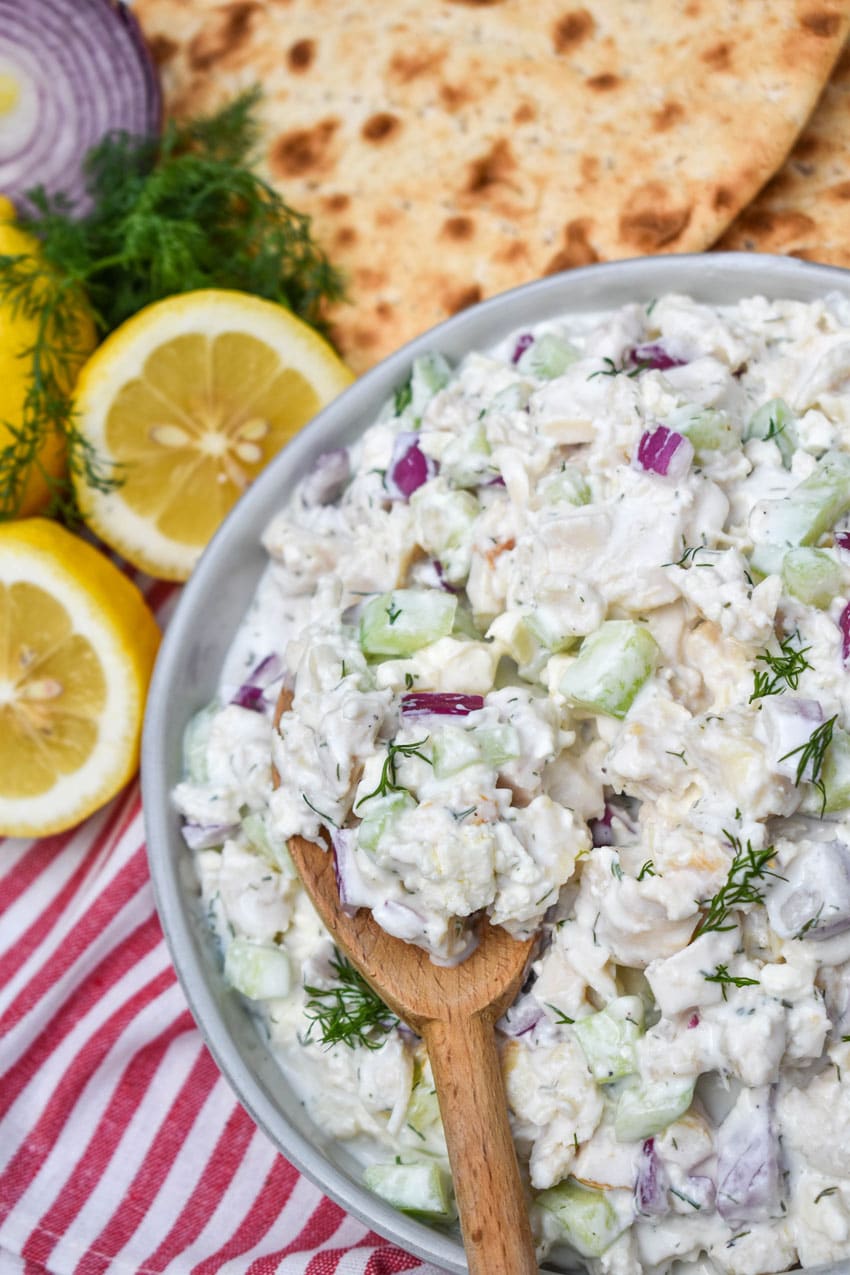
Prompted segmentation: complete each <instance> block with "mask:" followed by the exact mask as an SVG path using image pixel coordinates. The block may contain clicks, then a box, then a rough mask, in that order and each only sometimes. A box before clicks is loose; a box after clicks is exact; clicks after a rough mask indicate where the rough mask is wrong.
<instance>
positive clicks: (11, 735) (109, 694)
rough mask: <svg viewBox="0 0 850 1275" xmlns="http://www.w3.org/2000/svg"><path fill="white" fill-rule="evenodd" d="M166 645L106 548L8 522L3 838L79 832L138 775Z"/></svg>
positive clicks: (1, 644) (47, 525) (0, 795)
mask: <svg viewBox="0 0 850 1275" xmlns="http://www.w3.org/2000/svg"><path fill="white" fill-rule="evenodd" d="M158 644H159V630H158V629H157V626H156V621H155V620H154V618H153V615H152V614H151V612H150V610H149V609H148V607H147V605H146V603H145V601H144V599H143V597H142V595H141V594H140V593H139V590H138V589H137V588H136V586H135V585H134V584H132V583H131V582H130V581H129V580H128V579H127V577H126V576H124V575H123V574H122V573H121V572H120V571H119V570H118V568H117V567H116V566H113V564H112V563H111V562H110V561H109V559H108V558H105V557H104V556H103V554H101V553H99V552H98V551H97V550H96V549H94V548H92V546H91V545H89V544H86V543H85V541H82V540H80V539H78V538H77V537H76V536H72V535H71V533H70V532H68V531H65V530H64V529H63V528H62V527H59V526H58V525H57V524H56V523H53V522H47V521H46V520H45V519H42V518H29V519H24V520H22V521H20V522H9V523H4V524H2V525H0V834H3V835H5V836H13V837H14V836H21V837H22V836H29V837H40V836H45V835H46V834H47V833H51V832H60V831H61V830H62V829H64V828H70V827H72V826H73V825H74V824H75V823H77V822H79V820H80V819H84V818H85V817H86V815H88V814H91V812H92V811H93V810H96V809H97V808H98V807H99V806H101V805H103V804H104V802H106V801H108V800H109V798H110V797H112V796H113V795H114V794H115V793H116V792H117V791H118V790H119V788H121V787H122V786H123V785H124V784H125V783H126V782H127V780H128V779H130V777H131V776H132V775H133V773H134V772H135V770H136V766H137V764H138V757H139V735H140V732H141V724H142V715H143V712H144V703H145V692H146V691H147V686H148V682H149V680H150V674H151V669H152V667H153V662H154V656H155V655H156V649H157V646H158Z"/></svg>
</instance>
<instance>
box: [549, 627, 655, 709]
mask: <svg viewBox="0 0 850 1275" xmlns="http://www.w3.org/2000/svg"><path fill="white" fill-rule="evenodd" d="M657 658H658V647H657V646H656V644H655V639H654V638H653V636H652V634H651V633H650V631H649V629H647V628H644V627H643V625H641V624H636V623H635V622H634V621H633V620H606V621H605V623H604V624H602V625H600V627H599V628H598V629H597V630H596V632H595V633H591V634H590V636H589V637H586V638H585V639H584V641H583V642H582V644H581V649H580V651H579V653H578V656H577V657H576V660H575V663H573V664H571V665H570V666H569V668H568V669H567V670H566V672H565V673H564V675H563V677H562V678H561V687H560V689H561V693H562V694H563V695H565V696H566V697H567V699H568V700H570V701H571V702H572V703H573V704H576V705H577V706H578V707H579V708H589V709H591V710H592V711H593V712H595V713H606V714H607V715H608V716H609V717H620V718H622V717H625V715H626V713H627V712H628V711H629V708H630V707H631V705H632V702H633V700H634V698H635V696H636V695H637V693H638V691H639V690H640V688H641V687H642V686H643V684H644V683H645V682H646V681H647V679H648V678H649V677H651V676H652V673H653V671H654V669H655V663H656V660H657Z"/></svg>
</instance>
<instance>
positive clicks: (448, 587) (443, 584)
mask: <svg viewBox="0 0 850 1275" xmlns="http://www.w3.org/2000/svg"><path fill="white" fill-rule="evenodd" d="M433 561H434V571H435V573H436V576H437V582H438V583H439V586H440V588H441V589H442V590H443V591H444V592H445V593H460V589H457V588H455V586H454V585H453V584H449V582H448V580H447V579H446V573H445V571H444V570H443V564H442V562H440V561H439V559H438V558H434V560H433Z"/></svg>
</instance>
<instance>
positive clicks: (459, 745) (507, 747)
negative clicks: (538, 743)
mask: <svg viewBox="0 0 850 1275" xmlns="http://www.w3.org/2000/svg"><path fill="white" fill-rule="evenodd" d="M519 755H520V743H519V735H518V734H517V731H516V727H514V726H508V725H500V726H486V727H478V728H476V729H475V730H462V729H459V728H458V727H453V726H446V727H444V728H443V729H442V730H441V731H440V732H439V734H437V735H435V736H434V741H433V760H434V775H435V776H436V778H437V779H446V778H447V777H448V776H449V775H456V774H457V773H458V771H460V770H464V769H465V768H466V767H467V766H480V765H484V766H493V767H495V769H497V770H498V768H499V767H500V766H504V765H505V764H506V763H507V762H509V761H516V759H517V758H518V757H519Z"/></svg>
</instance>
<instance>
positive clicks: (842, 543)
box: [835, 531, 850, 553]
mask: <svg viewBox="0 0 850 1275" xmlns="http://www.w3.org/2000/svg"><path fill="white" fill-rule="evenodd" d="M835 547H836V549H845V550H846V551H847V553H850V531H839V533H838V535H837V536H836V537H835Z"/></svg>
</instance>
